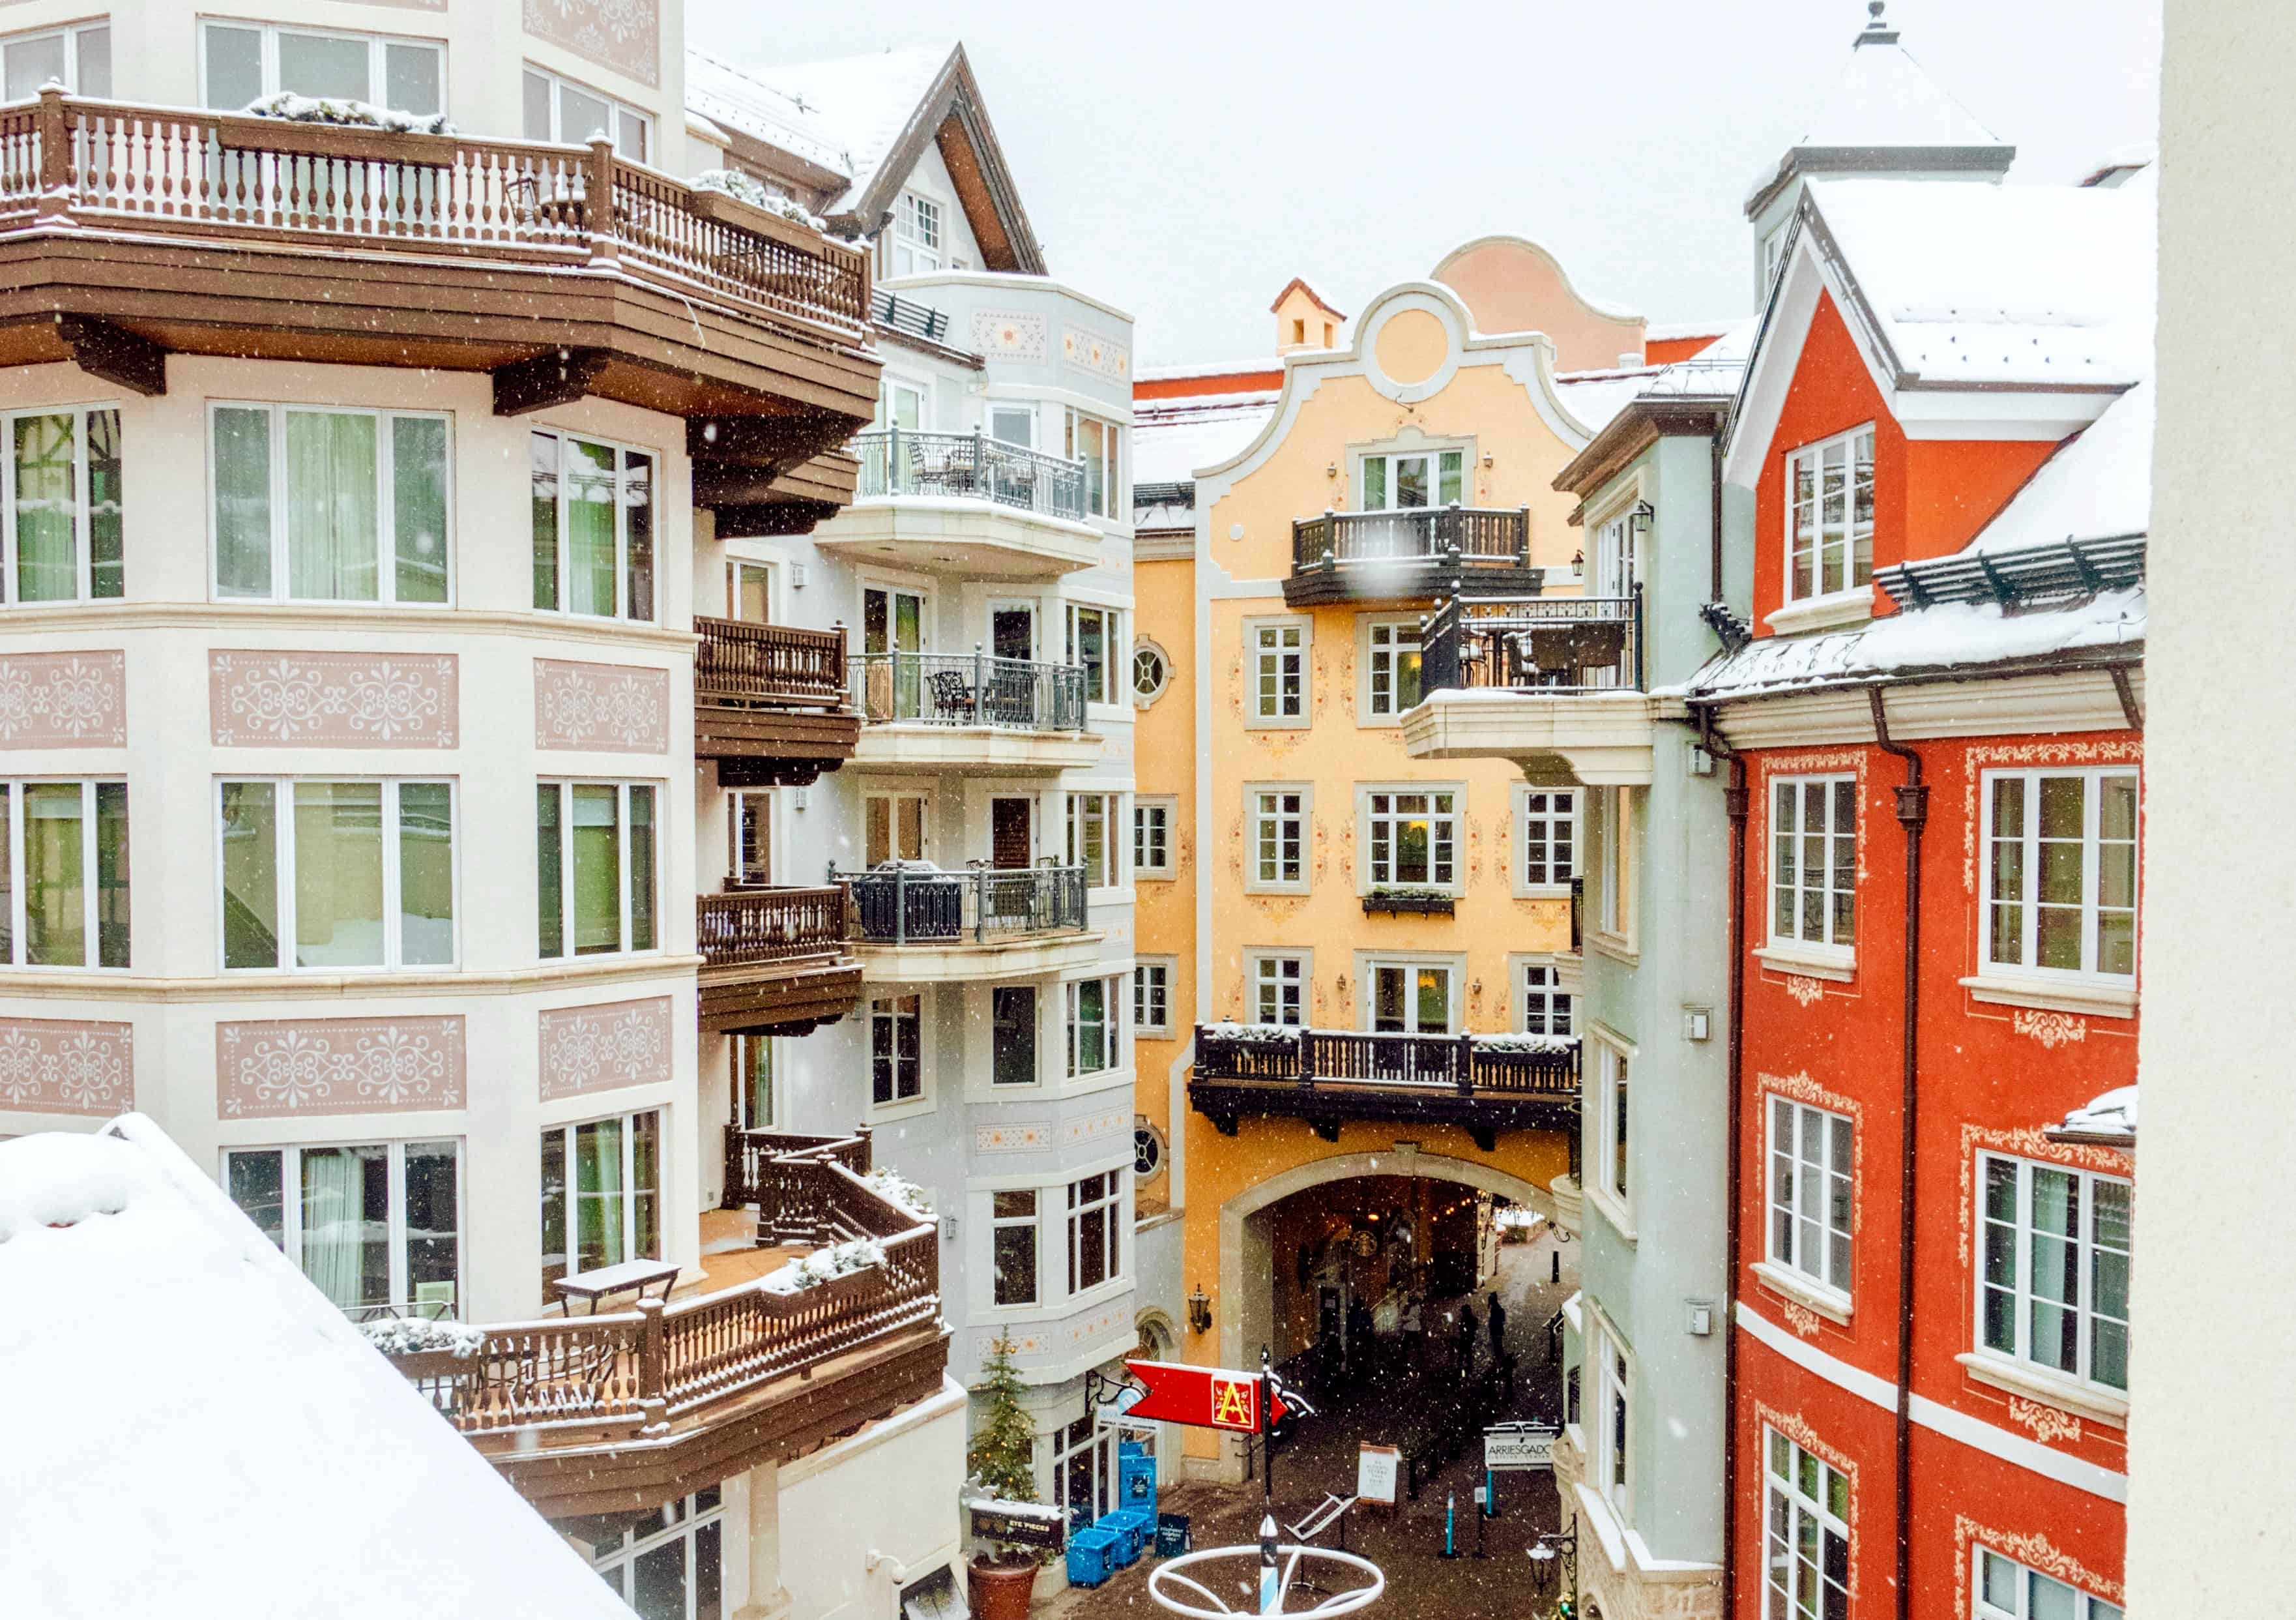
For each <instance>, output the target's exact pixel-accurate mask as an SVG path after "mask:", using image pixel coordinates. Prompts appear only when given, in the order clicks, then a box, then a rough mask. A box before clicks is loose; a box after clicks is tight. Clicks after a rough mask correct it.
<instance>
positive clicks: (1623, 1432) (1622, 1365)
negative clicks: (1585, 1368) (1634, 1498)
mask: <svg viewBox="0 0 2296 1620" xmlns="http://www.w3.org/2000/svg"><path fill="white" fill-rule="evenodd" d="M1587 1362H1588V1364H1589V1365H1590V1366H1591V1367H1592V1368H1593V1369H1594V1375H1595V1376H1594V1380H1593V1382H1594V1386H1595V1432H1594V1434H1593V1435H1590V1436H1588V1438H1590V1439H1591V1440H1592V1441H1593V1442H1594V1452H1595V1455H1594V1459H1593V1461H1594V1467H1593V1468H1592V1469H1591V1474H1592V1478H1591V1480H1590V1481H1589V1483H1590V1484H1593V1485H1594V1486H1595V1489H1596V1490H1598V1491H1600V1492H1601V1493H1603V1500H1604V1501H1608V1502H1609V1503H1610V1504H1611V1507H1612V1508H1613V1509H1616V1510H1617V1512H1618V1514H1619V1517H1620V1518H1626V1517H1628V1514H1629V1511H1630V1509H1629V1505H1628V1504H1629V1501H1630V1499H1629V1497H1628V1490H1629V1487H1630V1483H1631V1476H1632V1474H1633V1462H1634V1450H1633V1428H1632V1419H1633V1414H1634V1406H1633V1395H1634V1370H1633V1368H1632V1367H1631V1366H1630V1365H1629V1364H1628V1361H1627V1350H1626V1346H1625V1345H1621V1344H1620V1343H1619V1342H1618V1340H1617V1338H1616V1337H1615V1336H1612V1334H1611V1331H1610V1328H1609V1327H1608V1325H1607V1324H1606V1323H1604V1322H1603V1320H1601V1319H1600V1318H1597V1319H1595V1320H1594V1321H1592V1322H1590V1323H1589V1324H1588V1330H1587Z"/></svg>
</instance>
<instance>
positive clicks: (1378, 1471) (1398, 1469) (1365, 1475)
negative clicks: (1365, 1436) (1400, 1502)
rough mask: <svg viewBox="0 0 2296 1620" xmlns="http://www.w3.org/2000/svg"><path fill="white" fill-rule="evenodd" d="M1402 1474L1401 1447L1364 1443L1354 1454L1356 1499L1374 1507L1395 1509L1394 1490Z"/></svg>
mask: <svg viewBox="0 0 2296 1620" xmlns="http://www.w3.org/2000/svg"><path fill="white" fill-rule="evenodd" d="M1402 1473H1403V1450H1402V1448H1401V1447H1400V1446H1392V1445H1374V1444H1372V1443H1370V1442H1368V1441H1366V1442H1365V1443H1363V1444H1362V1445H1361V1446H1359V1447H1357V1450H1356V1495H1357V1497H1358V1498H1360V1499H1361V1500H1362V1501H1366V1502H1370V1503H1372V1504H1374V1506H1377V1507H1382V1508H1392V1507H1394V1506H1395V1488H1396V1484H1397V1482H1398V1480H1399V1479H1400V1478H1401V1476H1402Z"/></svg>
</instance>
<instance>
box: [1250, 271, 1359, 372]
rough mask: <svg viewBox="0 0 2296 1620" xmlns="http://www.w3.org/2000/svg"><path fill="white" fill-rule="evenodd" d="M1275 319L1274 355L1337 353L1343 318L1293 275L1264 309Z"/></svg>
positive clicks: (1345, 320) (1304, 280) (1343, 322)
mask: <svg viewBox="0 0 2296 1620" xmlns="http://www.w3.org/2000/svg"><path fill="white" fill-rule="evenodd" d="M1267 308H1268V311H1269V313H1271V314H1272V315H1274V316H1275V352H1276V353H1277V354H1279V355H1287V354H1290V353H1292V352H1293V351H1294V350H1295V349H1337V348H1338V347H1339V346H1340V328H1341V326H1343V325H1346V324H1347V318H1348V317H1346V316H1344V315H1342V314H1341V313H1340V312H1339V311H1338V310H1337V309H1334V308H1332V306H1331V305H1330V304H1329V303H1327V302H1325V301H1324V295H1323V294H1322V293H1320V292H1316V289H1315V288H1313V287H1311V286H1309V285H1308V278H1307V277H1306V276H1304V275H1295V276H1293V277H1292V279H1291V280H1290V281H1288V282H1286V283H1285V284H1284V285H1283V292H1279V293H1277V294H1276V295H1275V302H1274V303H1272V304H1270V305H1268V306H1267Z"/></svg>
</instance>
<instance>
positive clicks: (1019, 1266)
mask: <svg viewBox="0 0 2296 1620" xmlns="http://www.w3.org/2000/svg"><path fill="white" fill-rule="evenodd" d="M988 1244H989V1259H990V1262H991V1264H992V1268H993V1270H994V1272H995V1277H996V1281H995V1289H996V1303H998V1304H1000V1305H1033V1304H1035V1303H1037V1189H1036V1188H1033V1187H1021V1188H1009V1189H1007V1190H1005V1191H1001V1192H994V1193H991V1194H989V1195H988Z"/></svg>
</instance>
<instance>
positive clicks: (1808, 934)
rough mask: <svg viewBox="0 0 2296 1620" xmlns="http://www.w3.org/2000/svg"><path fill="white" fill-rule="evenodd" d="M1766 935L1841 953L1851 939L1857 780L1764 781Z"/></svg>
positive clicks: (1854, 907)
mask: <svg viewBox="0 0 2296 1620" xmlns="http://www.w3.org/2000/svg"><path fill="white" fill-rule="evenodd" d="M1770 855H1771V859H1770V940H1771V942H1772V943H1773V944H1776V943H1781V942H1788V941H1791V942H1796V943H1799V944H1803V945H1815V946H1818V947H1820V948H1821V949H1823V950H1827V951H1829V952H1831V951H1845V950H1850V949H1852V948H1853V947H1854V946H1855V945H1856V944H1857V777H1854V776H1852V777H1775V778H1774V779H1773V780H1772V781H1771V783H1770Z"/></svg>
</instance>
